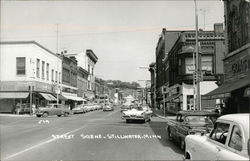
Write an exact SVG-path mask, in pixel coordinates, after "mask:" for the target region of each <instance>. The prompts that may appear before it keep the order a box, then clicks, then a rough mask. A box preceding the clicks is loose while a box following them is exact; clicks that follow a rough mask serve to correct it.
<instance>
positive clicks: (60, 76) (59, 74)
mask: <svg viewBox="0 0 250 161" xmlns="http://www.w3.org/2000/svg"><path fill="white" fill-rule="evenodd" d="M59 83H61V72H59Z"/></svg>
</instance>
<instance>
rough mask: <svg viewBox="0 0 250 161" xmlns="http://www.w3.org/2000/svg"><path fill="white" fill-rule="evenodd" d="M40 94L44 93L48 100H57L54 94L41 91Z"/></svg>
mask: <svg viewBox="0 0 250 161" xmlns="http://www.w3.org/2000/svg"><path fill="white" fill-rule="evenodd" d="M39 94H40V95H42V96H43V98H44V99H46V100H48V101H56V100H57V99H56V98H55V97H54V96H52V95H51V94H49V93H39Z"/></svg>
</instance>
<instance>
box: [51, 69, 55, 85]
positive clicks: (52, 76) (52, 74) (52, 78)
mask: <svg viewBox="0 0 250 161" xmlns="http://www.w3.org/2000/svg"><path fill="white" fill-rule="evenodd" d="M51 81H52V82H54V69H52V70H51Z"/></svg>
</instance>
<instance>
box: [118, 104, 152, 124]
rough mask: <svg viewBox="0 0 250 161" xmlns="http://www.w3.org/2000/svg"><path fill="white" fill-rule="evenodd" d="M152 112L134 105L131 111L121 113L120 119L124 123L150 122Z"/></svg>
mask: <svg viewBox="0 0 250 161" xmlns="http://www.w3.org/2000/svg"><path fill="white" fill-rule="evenodd" d="M151 116H152V111H149V110H145V108H143V107H142V106H136V105H134V106H133V107H132V109H130V110H127V111H123V112H122V119H123V120H126V122H127V123H128V122H130V121H133V120H142V121H144V122H146V121H151Z"/></svg>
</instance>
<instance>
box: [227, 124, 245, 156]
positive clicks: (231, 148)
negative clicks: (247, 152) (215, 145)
mask: <svg viewBox="0 0 250 161" xmlns="http://www.w3.org/2000/svg"><path fill="white" fill-rule="evenodd" d="M235 126H236V127H238V128H239V129H240V132H241V135H242V147H241V151H239V150H237V149H234V148H233V147H230V146H229V143H230V141H231V138H232V135H233V130H234V127H235ZM244 141H245V137H244V131H242V129H241V128H240V126H239V125H238V124H232V127H231V134H230V137H229V140H228V144H227V147H228V148H229V149H230V150H231V151H234V152H237V153H241V152H242V150H243V148H244V144H243V143H244Z"/></svg>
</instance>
